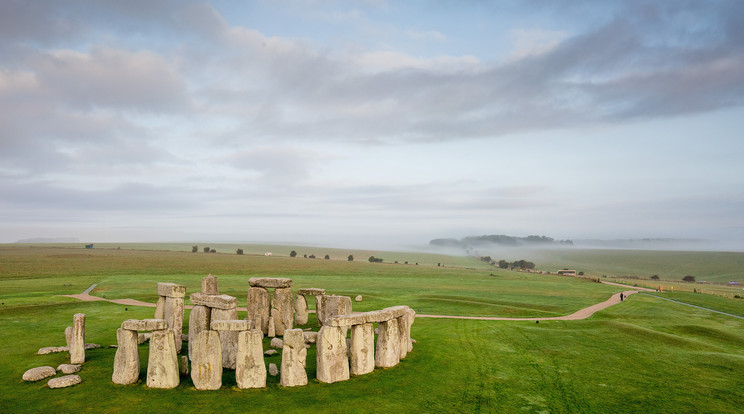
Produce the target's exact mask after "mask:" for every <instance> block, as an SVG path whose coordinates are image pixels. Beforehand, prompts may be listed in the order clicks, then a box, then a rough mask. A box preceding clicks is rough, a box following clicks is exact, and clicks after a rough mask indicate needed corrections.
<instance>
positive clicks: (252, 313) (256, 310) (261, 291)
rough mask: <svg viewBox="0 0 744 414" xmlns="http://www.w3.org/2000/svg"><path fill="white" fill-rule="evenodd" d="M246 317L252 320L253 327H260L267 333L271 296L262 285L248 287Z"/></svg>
mask: <svg viewBox="0 0 744 414" xmlns="http://www.w3.org/2000/svg"><path fill="white" fill-rule="evenodd" d="M247 309H248V319H250V320H252V321H253V329H260V330H261V332H263V333H264V334H268V333H269V317H270V316H271V314H270V312H271V296H270V295H269V291H268V290H267V289H266V288H263V287H253V286H252V287H251V288H249V289H248V298H247Z"/></svg>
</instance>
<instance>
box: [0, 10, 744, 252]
mask: <svg viewBox="0 0 744 414" xmlns="http://www.w3.org/2000/svg"><path fill="white" fill-rule="evenodd" d="M742 17H744V2H741V1H737V0H732V1H715V0H708V1H693V0H690V1H687V0H684V1H637V0H622V1H601V2H597V1H581V0H571V1H561V0H555V1H547V0H531V1H517V0H504V1H493V2H491V1H475V0H473V1H468V0H463V1H454V0H452V1H437V0H431V1H416V0H411V1H386V0H367V1H340V0H339V1H334V0H288V1H259V0H257V1H246V2H243V1H221V0H214V1H211V2H199V1H196V2H192V1H167V0H164V1H155V2H152V1H146V0H134V1H126V2H122V1H113V0H111V1H106V0H104V1H100V0H96V1H85V0H70V1H44V2H29V1H24V0H21V1H14V0H10V1H9V0H0V242H13V241H16V240H19V239H27V238H36V237H75V238H78V239H80V240H81V241H90V242H128V241H150V242H154V241H187V242H190V241H244V242H286V243H312V244H320V245H329V246H335V247H344V246H349V247H369V248H373V247H374V248H382V247H385V246H404V245H417V244H425V243H427V242H428V240H430V239H433V238H439V237H454V238H460V237H464V236H468V235H480V234H508V235H513V236H527V235H531V234H537V235H546V236H549V237H553V238H556V239H582V238H602V239H625V238H685V239H687V238H695V239H706V240H718V241H725V242H729V243H733V245H736V246H738V247H737V248H738V249H743V250H744V213H743V212H744V139H742V138H743V137H742V134H744V25H742V24H741V19H742Z"/></svg>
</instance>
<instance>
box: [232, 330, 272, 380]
mask: <svg viewBox="0 0 744 414" xmlns="http://www.w3.org/2000/svg"><path fill="white" fill-rule="evenodd" d="M261 351H263V332H261V331H260V330H258V329H253V330H250V331H243V332H240V333H239V334H238V353H237V356H236V362H235V380H236V382H237V383H238V388H243V389H245V388H264V387H266V363H265V362H264V359H263V355H262V354H261ZM271 351H274V352H276V351H275V350H273V349H271ZM274 367H276V365H275V366H274Z"/></svg>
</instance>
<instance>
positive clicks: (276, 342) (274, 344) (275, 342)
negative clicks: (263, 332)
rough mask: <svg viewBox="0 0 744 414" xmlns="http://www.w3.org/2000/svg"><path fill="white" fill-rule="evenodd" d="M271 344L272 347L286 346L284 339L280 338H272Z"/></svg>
mask: <svg viewBox="0 0 744 414" xmlns="http://www.w3.org/2000/svg"><path fill="white" fill-rule="evenodd" d="M269 346H271V347H272V348H282V347H283V346H284V341H282V340H281V339H279V338H271V342H270V343H269Z"/></svg>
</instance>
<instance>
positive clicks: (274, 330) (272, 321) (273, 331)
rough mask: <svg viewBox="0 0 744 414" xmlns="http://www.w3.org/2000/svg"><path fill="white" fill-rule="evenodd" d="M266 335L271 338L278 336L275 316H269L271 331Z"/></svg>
mask: <svg viewBox="0 0 744 414" xmlns="http://www.w3.org/2000/svg"><path fill="white" fill-rule="evenodd" d="M266 336H268V337H269V338H273V337H275V336H276V328H275V327H274V318H273V317H271V316H269V333H268V335H266Z"/></svg>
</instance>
